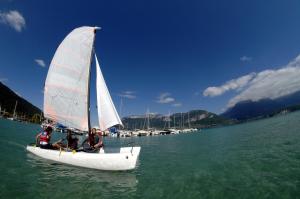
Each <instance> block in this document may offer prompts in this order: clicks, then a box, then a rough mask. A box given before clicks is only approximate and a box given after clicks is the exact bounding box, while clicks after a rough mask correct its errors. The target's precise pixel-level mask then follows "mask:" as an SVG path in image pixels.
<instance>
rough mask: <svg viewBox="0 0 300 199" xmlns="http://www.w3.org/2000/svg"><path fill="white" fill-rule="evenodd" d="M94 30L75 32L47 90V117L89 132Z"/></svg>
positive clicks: (59, 52) (58, 58)
mask: <svg viewBox="0 0 300 199" xmlns="http://www.w3.org/2000/svg"><path fill="white" fill-rule="evenodd" d="M95 29H96V28H94V27H80V28H76V29H74V30H73V31H72V32H71V33H70V34H69V35H68V36H67V37H66V38H65V39H64V40H63V41H62V43H61V44H60V45H59V47H58V49H57V50H56V52H55V55H54V57H53V59H52V61H51V64H50V68H49V71H48V75H47V79H46V83H45V90H44V114H45V117H46V118H50V119H52V120H54V121H56V122H58V123H61V124H63V125H65V126H68V127H73V128H77V129H79V130H82V131H87V130H88V126H89V124H88V123H89V110H88V109H89V104H88V103H89V99H88V98H89V79H90V78H89V76H90V64H91V58H92V57H91V56H92V50H93V43H94V37H95Z"/></svg>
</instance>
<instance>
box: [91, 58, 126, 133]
mask: <svg viewBox="0 0 300 199" xmlns="http://www.w3.org/2000/svg"><path fill="white" fill-rule="evenodd" d="M95 60H96V74H97V76H96V79H97V80H96V87H97V88H96V91H97V107H98V121H99V127H100V130H102V131H104V130H106V129H108V128H110V127H112V126H115V125H118V124H119V125H122V126H123V124H122V121H121V119H120V117H119V114H118V112H117V110H116V108H115V105H114V103H113V101H112V98H111V96H110V93H109V91H108V88H107V86H106V83H105V80H104V77H103V74H102V72H101V69H100V65H99V63H98V59H97V56H96V54H95Z"/></svg>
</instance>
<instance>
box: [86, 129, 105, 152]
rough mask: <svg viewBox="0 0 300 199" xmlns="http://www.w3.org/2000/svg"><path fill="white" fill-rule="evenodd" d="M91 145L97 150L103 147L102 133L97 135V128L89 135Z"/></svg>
mask: <svg viewBox="0 0 300 199" xmlns="http://www.w3.org/2000/svg"><path fill="white" fill-rule="evenodd" d="M89 144H90V146H91V147H92V148H95V149H100V148H101V147H103V142H102V136H101V134H100V133H97V131H96V129H95V128H92V130H91V133H89Z"/></svg>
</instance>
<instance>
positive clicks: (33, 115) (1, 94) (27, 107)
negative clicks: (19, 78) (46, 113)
mask: <svg viewBox="0 0 300 199" xmlns="http://www.w3.org/2000/svg"><path fill="white" fill-rule="evenodd" d="M16 101H18V105H17V108H16V116H17V118H18V119H20V120H25V121H30V122H38V121H39V117H40V114H41V112H42V111H41V110H40V109H39V108H37V107H36V106H34V105H32V104H31V103H30V102H28V101H27V100H25V99H23V98H22V97H20V96H18V95H17V94H16V93H15V92H14V91H12V90H11V89H10V88H8V87H7V86H5V85H4V84H3V83H1V82H0V105H1V110H2V111H1V112H2V115H4V117H12V116H13V112H14V107H15V104H16ZM4 111H5V112H4Z"/></svg>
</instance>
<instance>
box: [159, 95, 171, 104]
mask: <svg viewBox="0 0 300 199" xmlns="http://www.w3.org/2000/svg"><path fill="white" fill-rule="evenodd" d="M174 101H175V99H174V98H173V97H171V94H170V93H162V94H160V95H159V96H158V97H157V100H156V102H157V103H159V104H168V103H171V102H174Z"/></svg>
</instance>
